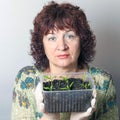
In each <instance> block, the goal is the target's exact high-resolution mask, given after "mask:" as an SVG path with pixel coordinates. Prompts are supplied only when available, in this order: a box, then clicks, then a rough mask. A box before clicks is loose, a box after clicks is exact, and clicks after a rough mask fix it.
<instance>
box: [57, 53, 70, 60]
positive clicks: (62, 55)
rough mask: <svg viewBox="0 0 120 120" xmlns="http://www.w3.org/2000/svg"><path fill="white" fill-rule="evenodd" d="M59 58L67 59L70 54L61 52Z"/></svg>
mask: <svg viewBox="0 0 120 120" xmlns="http://www.w3.org/2000/svg"><path fill="white" fill-rule="evenodd" d="M57 57H58V58H59V59H66V58H68V57H69V54H61V55H58V56H57Z"/></svg>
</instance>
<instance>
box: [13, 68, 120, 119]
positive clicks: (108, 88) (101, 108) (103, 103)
mask: <svg viewBox="0 0 120 120" xmlns="http://www.w3.org/2000/svg"><path fill="white" fill-rule="evenodd" d="M41 72H42V71H38V69H37V68H36V67H35V66H27V67H24V68H23V69H21V70H20V71H19V73H18V75H17V76H16V79H15V84H14V89H13V102H12V120H40V116H41V113H39V112H37V106H36V102H35V97H34V92H35V88H36V86H37V84H38V82H39V76H40V74H41ZM89 73H90V74H91V75H92V76H93V78H94V82H95V85H96V89H97V92H98V101H97V110H96V111H95V112H94V113H93V115H92V116H91V117H90V118H89V120H119V118H118V117H119V115H118V107H117V105H116V92H115V88H114V84H113V80H112V78H111V75H110V74H108V73H107V72H105V71H103V70H101V69H99V68H95V67H89ZM69 119H70V113H60V120H69Z"/></svg>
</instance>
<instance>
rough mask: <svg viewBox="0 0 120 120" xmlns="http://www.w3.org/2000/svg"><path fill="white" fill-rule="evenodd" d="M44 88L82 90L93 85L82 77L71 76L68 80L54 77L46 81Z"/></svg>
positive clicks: (46, 89)
mask: <svg viewBox="0 0 120 120" xmlns="http://www.w3.org/2000/svg"><path fill="white" fill-rule="evenodd" d="M43 89H44V90H45V91H62V90H80V89H91V85H90V83H89V82H85V81H83V80H82V79H80V78H78V79H76V78H69V79H67V80H58V79H54V80H53V81H49V82H44V83H43Z"/></svg>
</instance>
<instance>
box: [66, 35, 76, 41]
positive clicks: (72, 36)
mask: <svg viewBox="0 0 120 120" xmlns="http://www.w3.org/2000/svg"><path fill="white" fill-rule="evenodd" d="M65 38H66V39H68V40H72V39H74V38H75V35H72V34H68V35H66V36H65Z"/></svg>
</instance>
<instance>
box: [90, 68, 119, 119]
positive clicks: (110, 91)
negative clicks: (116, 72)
mask: <svg viewBox="0 0 120 120" xmlns="http://www.w3.org/2000/svg"><path fill="white" fill-rule="evenodd" d="M94 79H95V84H96V89H97V91H98V100H97V110H96V112H95V113H94V114H93V116H92V118H95V120H119V114H118V106H117V101H116V91H115V86H114V83H113V79H112V76H111V75H110V74H108V73H106V72H105V71H101V70H97V71H96V74H95V75H94ZM91 120H93V119H91Z"/></svg>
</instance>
